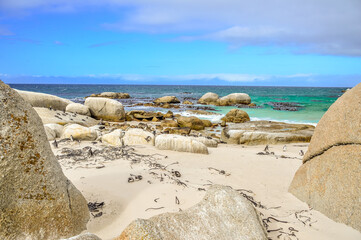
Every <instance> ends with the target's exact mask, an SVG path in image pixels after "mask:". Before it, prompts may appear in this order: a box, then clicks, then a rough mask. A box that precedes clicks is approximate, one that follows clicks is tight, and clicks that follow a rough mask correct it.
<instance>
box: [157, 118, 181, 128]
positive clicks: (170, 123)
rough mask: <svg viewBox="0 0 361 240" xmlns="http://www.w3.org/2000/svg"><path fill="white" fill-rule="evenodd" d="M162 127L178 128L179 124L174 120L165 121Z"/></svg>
mask: <svg viewBox="0 0 361 240" xmlns="http://www.w3.org/2000/svg"><path fill="white" fill-rule="evenodd" d="M160 125H161V126H162V127H178V122H176V121H174V120H168V119H167V120H163V121H162V123H161V124H160Z"/></svg>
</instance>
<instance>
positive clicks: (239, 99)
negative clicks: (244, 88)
mask: <svg viewBox="0 0 361 240" xmlns="http://www.w3.org/2000/svg"><path fill="white" fill-rule="evenodd" d="M250 103H251V98H250V96H249V95H248V94H246V93H232V94H229V95H227V96H224V97H222V98H220V99H219V101H218V104H217V105H219V106H234V105H236V104H250Z"/></svg>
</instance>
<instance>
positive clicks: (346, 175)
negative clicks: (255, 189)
mask: <svg viewBox="0 0 361 240" xmlns="http://www.w3.org/2000/svg"><path fill="white" fill-rule="evenodd" d="M360 113H361V84H358V85H357V86H356V87H354V88H353V89H351V90H349V91H347V92H346V93H345V94H343V95H342V96H341V97H340V98H339V99H338V100H337V101H336V102H335V103H334V104H332V106H331V107H330V108H329V109H328V111H327V112H326V113H325V114H324V115H323V117H322V118H321V120H320V121H319V123H318V124H317V127H316V130H315V133H314V135H313V137H312V140H311V143H310V145H309V148H308V151H307V152H306V154H305V156H304V159H303V165H302V166H301V167H300V168H299V169H298V171H297V172H296V174H295V176H294V178H293V181H292V183H291V186H290V188H289V191H290V192H291V193H292V194H294V195H295V196H296V197H297V198H299V199H300V200H302V201H305V202H307V204H309V205H310V206H311V207H312V208H314V209H316V210H318V211H320V212H322V213H324V214H325V215H326V216H328V217H330V218H332V219H333V220H335V221H338V222H342V223H345V224H347V225H349V226H351V227H353V228H355V229H357V230H359V231H361V221H360V219H361V204H360V196H361V188H360V183H361V174H360V172H361V117H360V116H361V115H360Z"/></svg>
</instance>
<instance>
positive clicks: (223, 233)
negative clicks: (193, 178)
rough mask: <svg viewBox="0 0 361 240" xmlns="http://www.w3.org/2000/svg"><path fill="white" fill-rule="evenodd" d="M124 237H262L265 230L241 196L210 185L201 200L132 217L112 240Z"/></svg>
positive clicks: (256, 239) (180, 239) (186, 239)
mask: <svg viewBox="0 0 361 240" xmlns="http://www.w3.org/2000/svg"><path fill="white" fill-rule="evenodd" d="M125 239H175V240H198V239H234V240H241V239H254V240H266V239H267V234H266V231H265V230H264V228H263V225H262V221H261V220H260V217H259V215H258V213H257V211H256V210H255V209H254V207H253V206H252V204H251V203H250V202H249V201H248V200H247V199H246V198H245V197H243V196H241V195H240V194H239V193H238V192H237V191H235V190H233V189H231V188H229V187H225V186H218V185H214V186H212V187H210V188H209V189H208V191H207V193H206V195H205V197H204V198H203V200H202V201H201V202H199V203H198V204H196V205H195V206H193V207H191V208H189V209H187V210H183V211H181V212H177V213H163V214H160V215H156V216H154V217H151V218H149V219H137V220H135V221H133V222H132V223H130V224H129V225H128V227H127V228H126V229H125V230H124V231H123V232H122V234H121V235H120V236H119V237H118V238H116V239H115V240H125Z"/></svg>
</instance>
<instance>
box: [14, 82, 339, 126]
mask: <svg viewBox="0 0 361 240" xmlns="http://www.w3.org/2000/svg"><path fill="white" fill-rule="evenodd" d="M10 85H11V87H13V88H16V89H20V90H26V91H35V92H43V93H49V94H53V95H57V96H59V97H63V98H68V99H72V100H82V98H83V97H85V96H88V95H90V94H92V93H100V92H106V91H111V92H127V93H129V94H130V95H131V97H132V100H134V101H137V102H142V101H143V102H149V101H151V100H152V99H154V98H157V97H160V96H165V95H175V96H177V97H178V98H180V99H181V100H183V99H190V100H191V101H193V102H196V99H199V98H200V97H201V96H202V95H203V94H205V93H207V92H214V93H217V94H218V95H219V96H225V95H228V94H230V93H235V92H242V93H247V94H249V95H250V97H251V99H252V102H254V103H256V104H257V105H259V106H262V108H260V109H243V110H245V111H246V112H247V113H248V114H249V115H250V117H251V119H252V120H259V119H263V120H278V121H285V122H298V123H313V124H316V123H317V122H318V121H319V120H320V118H321V117H322V115H323V114H324V113H325V112H326V111H327V109H328V108H329V107H330V106H331V104H332V103H333V102H334V101H336V100H337V98H338V97H339V96H341V95H342V90H345V88H315V87H249V86H247V87H241V86H234V87H233V86H156V85H65V84H64V85H62V84H59V85H50V84H10ZM268 102H295V103H298V104H299V105H301V106H302V109H300V110H299V111H297V112H290V111H277V110H273V109H272V106H270V105H269V104H267V103H268ZM232 108H234V107H215V109H216V110H217V112H219V113H222V114H225V113H227V112H228V111H229V110H230V109H232ZM150 110H151V109H150Z"/></svg>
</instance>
